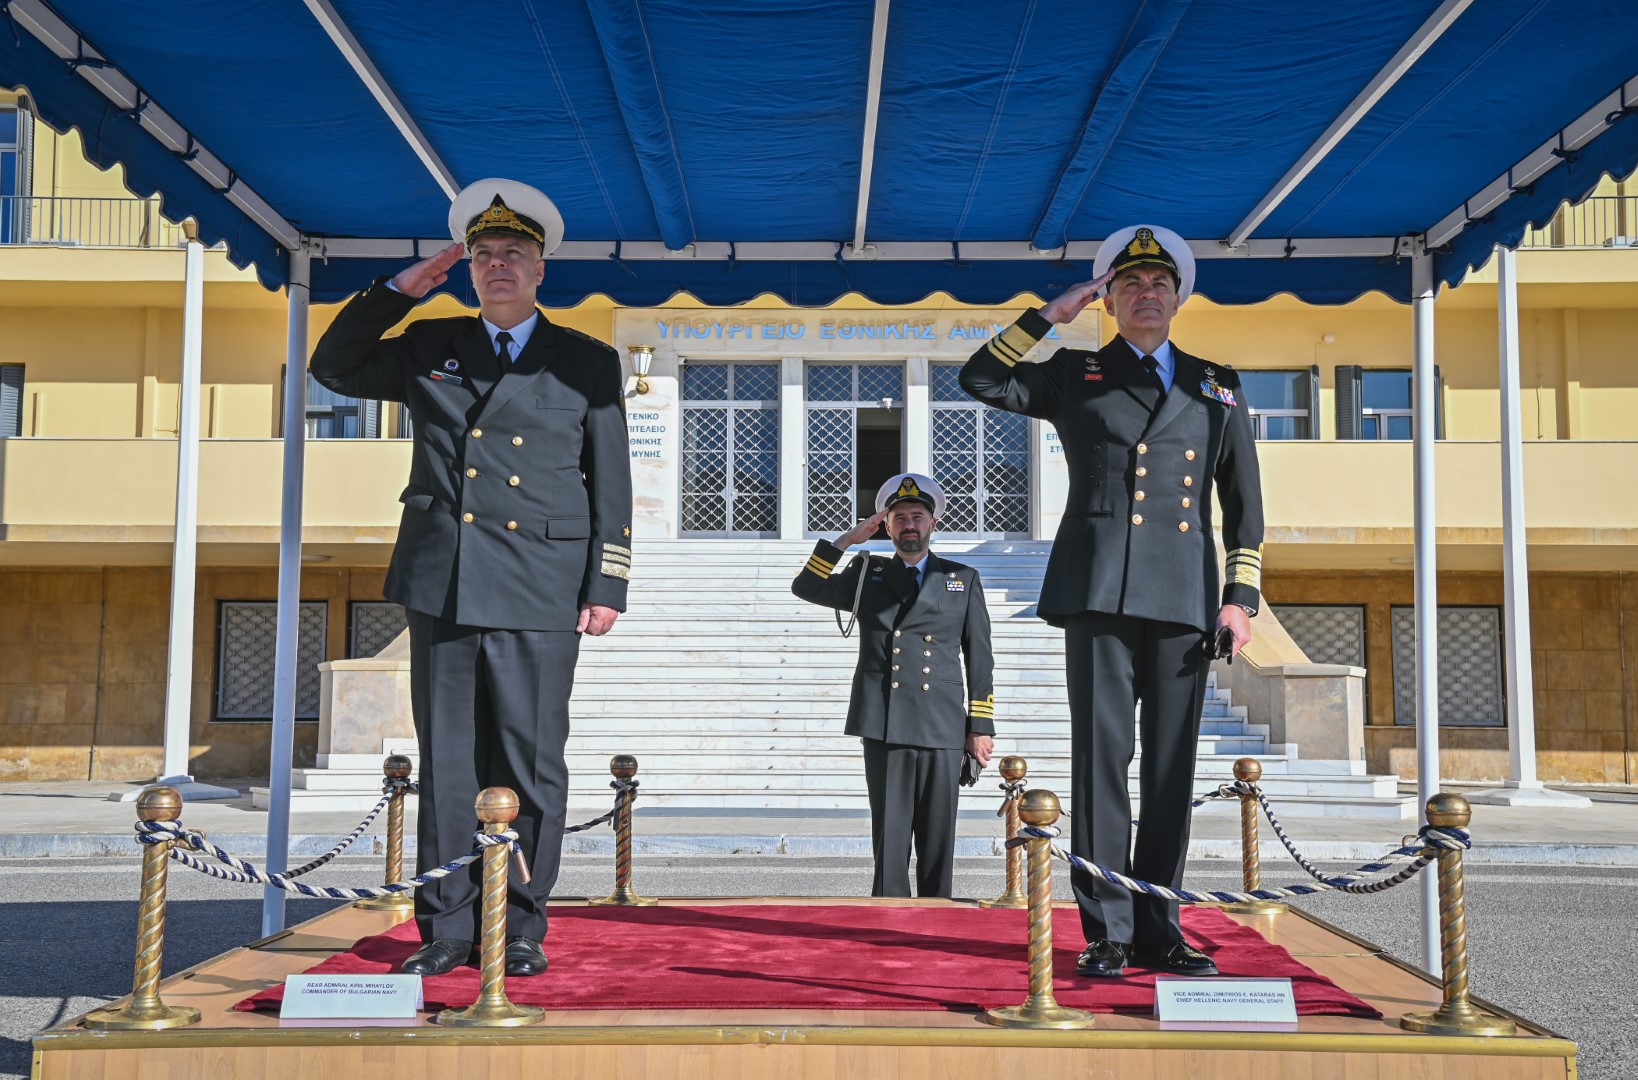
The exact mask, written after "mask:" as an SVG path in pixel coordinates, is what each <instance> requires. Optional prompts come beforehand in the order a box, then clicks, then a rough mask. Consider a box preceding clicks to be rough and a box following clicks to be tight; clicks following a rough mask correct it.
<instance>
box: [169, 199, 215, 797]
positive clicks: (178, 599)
mask: <svg viewBox="0 0 1638 1080" xmlns="http://www.w3.org/2000/svg"><path fill="white" fill-rule="evenodd" d="M185 227H186V228H187V230H188V243H187V256H186V261H185V263H184V270H183V276H182V397H181V402H180V404H179V406H178V408H177V416H176V536H175V538H174V539H173V540H172V543H171V627H170V637H169V640H168V641H167V642H166V656H165V761H164V765H163V770H162V772H161V774H160V783H164V784H175V783H178V782H181V783H187V782H189V781H191V780H192V779H193V777H192V776H191V775H189V772H188V751H189V746H190V744H191V742H192V737H193V731H192V729H193V723H192V711H193V599H194V582H195V577H196V575H197V571H198V544H199V378H200V375H199V372H200V367H201V356H202V354H203V345H202V335H203V331H204V323H205V246H204V245H203V244H201V243H200V242H199V236H198V233H196V232H195V231H194V229H193V223H192V222H188V223H187V225H186V226H185Z"/></svg>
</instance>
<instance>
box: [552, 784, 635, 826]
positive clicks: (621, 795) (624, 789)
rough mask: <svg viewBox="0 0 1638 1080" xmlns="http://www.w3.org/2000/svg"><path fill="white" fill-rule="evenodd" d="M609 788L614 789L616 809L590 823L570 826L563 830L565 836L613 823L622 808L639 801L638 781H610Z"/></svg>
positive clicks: (593, 819)
mask: <svg viewBox="0 0 1638 1080" xmlns="http://www.w3.org/2000/svg"><path fill="white" fill-rule="evenodd" d="M609 787H611V788H613V789H614V809H613V810H610V811H609V812H608V813H606V814H604V815H603V816H602V817H598V818H592V819H591V820H590V821H587V822H584V823H583V824H580V825H571V826H569V827H568V828H566V829H564V830H563V835H564V836H568V835H569V834H570V833H577V832H585V831H586V830H587V829H595V828H596V827H597V826H599V825H602V824H604V823H605V822H609V821H613V820H614V819H615V817H617V816H618V815H619V813H620V808H621V806H623V805H624V804H625V803H627V802H636V801H637V781H636V780H635V779H632V780H620V779H615V780H610V781H609Z"/></svg>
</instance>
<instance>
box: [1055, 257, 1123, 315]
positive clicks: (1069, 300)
mask: <svg viewBox="0 0 1638 1080" xmlns="http://www.w3.org/2000/svg"><path fill="white" fill-rule="evenodd" d="M1114 276H1115V272H1114V271H1113V270H1111V271H1109V272H1108V273H1106V274H1104V275H1103V276H1101V277H1096V278H1093V279H1092V280H1091V281H1083V282H1081V283H1080V284H1079V285H1071V286H1070V287H1069V288H1067V289H1065V290H1064V291H1063V292H1062V293H1061V294H1059V295H1058V296H1057V297H1054V298H1053V299H1052V300H1050V301H1048V302H1047V305H1046V306H1045V307H1043V308H1042V309H1041V317H1042V318H1043V319H1045V320H1046V321H1047V322H1049V323H1066V322H1071V321H1073V320H1074V318H1075V316H1077V315H1079V314H1080V313H1081V312H1082V311H1083V310H1084V309H1085V308H1086V305H1088V304H1090V303H1091V302H1092V301H1093V300H1094V299H1096V297H1097V295H1098V290H1099V289H1101V288H1103V287H1104V286H1105V285H1107V284H1109V281H1110V279H1112V278H1113V277H1114Z"/></svg>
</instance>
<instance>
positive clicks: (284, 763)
mask: <svg viewBox="0 0 1638 1080" xmlns="http://www.w3.org/2000/svg"><path fill="white" fill-rule="evenodd" d="M311 268H312V266H311V256H310V255H309V254H308V253H307V251H306V249H305V248H303V249H298V250H296V251H292V252H291V253H290V285H289V287H288V289H287V290H286V295H287V298H288V309H287V310H288V314H287V317H286V320H285V343H284V356H285V362H284V492H283V496H282V502H281V505H280V511H279V615H278V630H277V639H276V643H275V645H274V648H273V732H272V745H271V747H270V748H269V754H268V793H267V798H268V801H267V869H268V871H269V872H270V873H282V872H284V871H285V870H287V869H289V868H290V768H291V763H292V754H293V747H294V743H295V734H296V658H297V651H298V642H297V635H296V630H297V627H298V625H299V623H300V620H301V497H302V469H303V467H304V459H305V456H306V455H305V450H306V432H307V295H308V282H309V280H310V277H309V275H310V271H311ZM283 929H284V893H283V892H282V891H281V890H279V889H275V888H274V887H273V886H271V885H268V886H264V887H263V890H262V936H263V937H267V936H269V935H271V934H276V933H278V932H279V931H280V930H283Z"/></svg>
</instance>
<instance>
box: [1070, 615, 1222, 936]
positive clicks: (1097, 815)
mask: <svg viewBox="0 0 1638 1080" xmlns="http://www.w3.org/2000/svg"><path fill="white" fill-rule="evenodd" d="M1064 663H1065V666H1066V674H1067V675H1068V681H1069V711H1070V715H1071V716H1072V717H1074V718H1075V722H1074V723H1073V724H1071V725H1070V770H1071V771H1070V775H1071V778H1072V779H1071V789H1070V794H1071V796H1072V798H1073V799H1074V806H1075V812H1074V814H1073V816H1071V818H1070V822H1069V827H1070V843H1071V850H1073V851H1075V852H1077V853H1080V854H1081V855H1082V857H1083V858H1090V859H1091V860H1092V861H1093V862H1095V863H1097V864H1098V865H1099V866H1104V867H1108V868H1109V869H1111V870H1119V871H1121V872H1122V873H1123V874H1125V875H1126V876H1127V877H1135V878H1137V879H1138V880H1140V881H1150V882H1153V883H1155V884H1156V885H1166V886H1168V887H1170V888H1173V889H1175V888H1178V887H1179V886H1180V885H1182V884H1183V863H1184V860H1185V858H1186V857H1187V855H1188V850H1189V817H1190V814H1189V803H1190V802H1191V801H1192V800H1193V794H1192V787H1193V783H1194V755H1195V745H1196V743H1197V741H1198V739H1199V737H1200V708H1201V706H1202V705H1203V704H1204V703H1205V695H1206V673H1207V672H1208V671H1209V670H1210V665H1209V664H1208V663H1207V662H1206V659H1205V655H1204V653H1203V652H1202V651H1201V648H1200V631H1199V630H1198V629H1196V628H1195V627H1192V626H1184V625H1182V624H1180V623H1165V622H1157V621H1155V620H1153V619H1139V618H1133V617H1132V616H1130V615H1111V614H1107V613H1105V612H1101V611H1088V612H1084V613H1082V614H1079V615H1071V616H1068V617H1067V618H1065V620H1064ZM1139 702H1141V703H1142V710H1141V712H1138V720H1137V727H1136V733H1137V737H1138V738H1139V739H1141V741H1142V744H1143V757H1142V759H1141V762H1140V764H1139V770H1140V772H1139V775H1138V784H1139V792H1140V794H1139V799H1140V805H1139V806H1138V808H1137V810H1138V812H1137V815H1136V816H1137V818H1138V822H1139V823H1138V827H1137V843H1136V846H1135V848H1134V846H1133V844H1132V824H1131V821H1132V817H1133V814H1132V809H1133V808H1132V805H1131V802H1130V800H1129V797H1128V794H1127V782H1126V777H1127V771H1126V770H1127V767H1128V766H1130V765H1131V764H1132V757H1133V753H1134V751H1135V750H1136V746H1135V745H1134V741H1133V734H1134V728H1133V723H1132V715H1133V713H1134V712H1136V711H1137V710H1138V707H1139ZM1088 718H1090V721H1091V722H1090V723H1088V722H1087V719H1088ZM1070 881H1071V883H1072V884H1073V885H1074V888H1075V898H1076V900H1077V901H1079V903H1080V908H1081V927H1082V929H1083V930H1084V931H1085V933H1086V936H1087V940H1088V941H1095V940H1097V939H1098V938H1109V939H1110V940H1112V941H1125V942H1134V941H1135V942H1144V943H1146V944H1161V943H1165V942H1170V941H1175V940H1179V935H1178V931H1177V926H1178V916H1177V903H1176V902H1175V901H1169V900H1162V899H1160V898H1159V897H1156V896H1149V895H1147V894H1144V893H1133V892H1131V891H1129V890H1128V889H1126V888H1125V887H1124V886H1120V885H1112V884H1110V883H1109V882H1107V881H1104V880H1103V879H1101V878H1098V877H1095V876H1093V875H1092V874H1090V873H1087V872H1086V871H1084V870H1079V869H1077V870H1074V871H1072V872H1071V874H1070Z"/></svg>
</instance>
